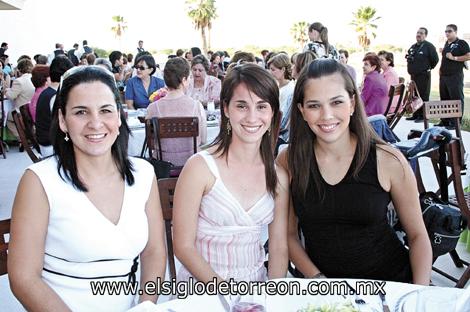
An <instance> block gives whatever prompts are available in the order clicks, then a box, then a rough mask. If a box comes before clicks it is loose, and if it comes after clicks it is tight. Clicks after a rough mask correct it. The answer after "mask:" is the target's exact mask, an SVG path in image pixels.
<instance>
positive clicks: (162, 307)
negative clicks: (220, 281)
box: [128, 278, 470, 312]
mask: <svg viewBox="0 0 470 312" xmlns="http://www.w3.org/2000/svg"><path fill="white" fill-rule="evenodd" d="M276 281H278V282H283V283H285V282H298V283H299V284H300V287H301V289H307V285H308V283H309V282H311V281H316V282H320V281H322V282H327V283H329V284H330V285H331V282H333V281H336V282H339V281H344V280H333V279H324V280H319V279H318V280H308V279H293V278H286V279H279V280H276ZM346 281H347V282H348V283H349V284H350V285H352V286H353V287H356V285H357V284H356V282H364V281H358V280H352V279H348V280H346ZM384 290H385V291H386V302H387V304H388V306H389V308H390V311H391V312H394V311H397V312H401V311H413V312H415V311H418V310H420V311H424V310H423V309H420V307H421V308H422V306H420V307H417V304H423V303H427V304H428V305H427V306H426V308H425V311H431V312H434V311H444V310H442V306H441V307H439V306H438V303H439V302H438V301H439V299H445V300H448V302H446V303H445V306H446V307H447V308H446V309H445V311H458V312H468V311H470V289H457V288H445V287H423V286H418V285H412V284H404V283H397V282H386V284H385V286H384ZM359 297H360V298H361V299H364V300H365V301H366V303H367V304H366V305H356V304H355V303H354V296H352V295H348V296H346V299H345V298H343V297H342V296H340V295H316V296H314V295H273V296H271V295H269V296H265V297H264V296H262V297H260V296H255V297H254V301H255V302H257V303H260V300H264V303H265V306H266V311H268V312H277V311H279V312H290V311H293V312H295V311H297V310H299V309H302V308H305V307H307V306H308V304H313V305H318V304H325V303H337V302H344V301H350V302H352V303H353V304H354V305H356V307H357V308H358V309H360V311H382V305H381V300H380V298H379V296H378V295H362V294H361V295H360V296H359ZM418 297H419V299H417V298H418ZM260 298H261V299H260ZM423 298H424V300H423ZM433 300H435V301H434V302H433ZM435 302H437V303H435ZM453 305H455V306H453ZM144 311H145V312H169V311H173V312H183V311H205V312H212V311H214V312H218V311H221V312H223V311H224V308H223V306H222V304H221V303H220V301H219V298H218V297H217V296H210V295H201V296H191V297H188V298H186V299H176V300H172V301H168V302H164V303H161V304H158V305H155V304H153V303H151V302H144V303H141V304H139V305H138V306H136V307H134V308H133V309H131V310H129V311H128V312H144Z"/></svg>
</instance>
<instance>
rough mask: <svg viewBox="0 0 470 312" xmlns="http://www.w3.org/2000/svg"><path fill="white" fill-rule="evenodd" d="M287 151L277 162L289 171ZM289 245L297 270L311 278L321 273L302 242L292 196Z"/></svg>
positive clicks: (289, 217)
mask: <svg viewBox="0 0 470 312" xmlns="http://www.w3.org/2000/svg"><path fill="white" fill-rule="evenodd" d="M287 151H288V148H286V149H284V150H283V151H282V152H281V153H279V155H278V157H277V159H276V162H277V164H278V165H279V166H281V167H283V168H284V169H285V170H286V171H287V172H288V173H289V171H288V165H287ZM289 180H290V173H289ZM289 198H290V196H289ZM287 245H288V248H289V259H290V260H291V261H292V262H293V263H294V265H295V267H296V268H297V270H299V271H300V272H301V273H302V274H303V275H304V276H305V277H307V278H309V277H310V278H311V277H314V276H315V275H317V274H319V273H320V270H319V269H318V268H317V267H316V266H315V264H313V262H312V260H310V257H309V256H308V255H307V253H306V252H305V249H304V247H303V246H302V244H301V243H300V239H299V230H298V220H297V216H296V215H295V212H294V206H293V204H292V199H291V198H290V200H289V214H288V230H287Z"/></svg>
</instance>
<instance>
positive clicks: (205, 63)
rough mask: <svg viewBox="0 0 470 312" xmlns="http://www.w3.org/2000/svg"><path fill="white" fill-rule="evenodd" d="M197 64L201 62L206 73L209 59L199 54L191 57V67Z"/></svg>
mask: <svg viewBox="0 0 470 312" xmlns="http://www.w3.org/2000/svg"><path fill="white" fill-rule="evenodd" d="M197 64H201V65H202V66H203V67H204V69H205V70H206V73H207V72H208V71H209V61H208V60H207V58H206V57H205V56H204V55H202V54H200V55H198V56H196V57H193V60H192V61H191V68H193V67H194V66H195V65H197Z"/></svg>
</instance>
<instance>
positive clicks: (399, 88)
mask: <svg viewBox="0 0 470 312" xmlns="http://www.w3.org/2000/svg"><path fill="white" fill-rule="evenodd" d="M404 94H405V85H404V84H403V83H399V84H397V85H394V86H390V89H389V91H388V104H387V109H386V110H385V112H384V116H385V117H387V119H389V118H391V117H393V116H394V115H395V114H396V113H398V112H399V111H400V110H401V108H402V107H401V106H402V103H403V95H404ZM396 96H398V102H397V105H396V106H395V108H394V109H393V111H391V108H392V104H393V102H394V100H395V97H396ZM389 116H390V117H389Z"/></svg>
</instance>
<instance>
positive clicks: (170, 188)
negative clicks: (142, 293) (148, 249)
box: [158, 178, 178, 279]
mask: <svg viewBox="0 0 470 312" xmlns="http://www.w3.org/2000/svg"><path fill="white" fill-rule="evenodd" d="M176 181H178V178H167V179H160V180H158V192H159V193H160V204H161V206H162V213H163V220H164V221H165V236H166V249H167V256H168V266H169V267H170V279H171V278H176V267H175V254H174V251H173V234H172V229H171V228H172V220H173V194H174V193H175V187H176Z"/></svg>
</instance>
